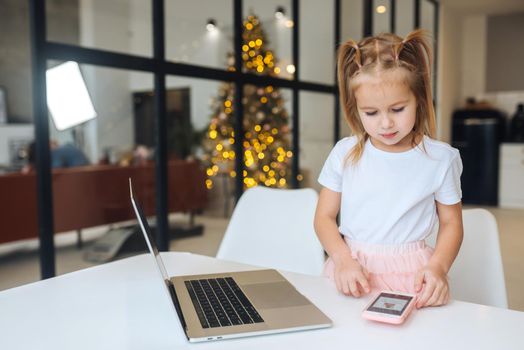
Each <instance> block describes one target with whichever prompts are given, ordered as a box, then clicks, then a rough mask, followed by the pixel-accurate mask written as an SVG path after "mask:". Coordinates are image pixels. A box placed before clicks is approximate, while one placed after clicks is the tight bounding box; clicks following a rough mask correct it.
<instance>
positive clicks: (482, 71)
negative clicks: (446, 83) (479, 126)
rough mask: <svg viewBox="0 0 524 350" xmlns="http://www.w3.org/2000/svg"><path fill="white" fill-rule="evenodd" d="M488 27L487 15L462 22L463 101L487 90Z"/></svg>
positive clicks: (469, 17) (467, 18)
mask: <svg viewBox="0 0 524 350" xmlns="http://www.w3.org/2000/svg"><path fill="white" fill-rule="evenodd" d="M486 25H487V21H486V15H469V16H465V17H464V19H463V21H462V31H461V32H462V61H461V63H462V70H461V72H462V74H461V101H465V99H466V98H467V97H470V96H472V97H475V96H477V95H478V94H479V93H482V92H484V91H485V89H486V57H487V51H486V44H487V43H486V30H487V26H486Z"/></svg>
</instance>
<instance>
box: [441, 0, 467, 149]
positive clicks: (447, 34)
mask: <svg viewBox="0 0 524 350" xmlns="http://www.w3.org/2000/svg"><path fill="white" fill-rule="evenodd" d="M440 9H441V12H440V23H439V28H440V33H439V52H438V55H439V57H438V77H437V79H438V84H437V86H438V87H437V88H438V93H437V99H438V100H437V138H438V139H440V140H442V141H445V142H448V143H449V142H450V141H451V115H452V113H453V110H454V109H456V108H457V107H459V106H460V101H461V80H462V76H461V68H462V37H461V35H460V33H461V32H462V17H461V16H460V15H458V14H456V13H455V12H454V11H453V10H449V9H448V8H447V7H446V6H441V8H440Z"/></svg>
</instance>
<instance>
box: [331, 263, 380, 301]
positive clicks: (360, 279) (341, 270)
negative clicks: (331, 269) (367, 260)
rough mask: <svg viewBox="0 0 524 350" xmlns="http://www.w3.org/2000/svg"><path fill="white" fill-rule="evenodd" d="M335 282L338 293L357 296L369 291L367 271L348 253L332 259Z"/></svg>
mask: <svg viewBox="0 0 524 350" xmlns="http://www.w3.org/2000/svg"><path fill="white" fill-rule="evenodd" d="M334 263H335V276H334V277H335V283H336V285H337V289H338V291H339V292H340V293H343V294H345V295H348V296H353V297H355V298H359V297H360V296H361V295H364V294H367V293H369V292H370V291H371V288H370V286H369V281H368V278H369V275H368V271H367V270H366V269H365V268H363V267H362V266H361V265H360V263H359V262H358V261H356V260H355V259H353V258H352V257H351V256H350V255H349V256H346V257H344V258H341V259H337V260H335V259H334Z"/></svg>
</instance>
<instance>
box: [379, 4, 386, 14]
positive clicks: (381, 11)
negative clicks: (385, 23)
mask: <svg viewBox="0 0 524 350" xmlns="http://www.w3.org/2000/svg"><path fill="white" fill-rule="evenodd" d="M377 13H380V14H382V13H386V6H384V5H380V6H377Z"/></svg>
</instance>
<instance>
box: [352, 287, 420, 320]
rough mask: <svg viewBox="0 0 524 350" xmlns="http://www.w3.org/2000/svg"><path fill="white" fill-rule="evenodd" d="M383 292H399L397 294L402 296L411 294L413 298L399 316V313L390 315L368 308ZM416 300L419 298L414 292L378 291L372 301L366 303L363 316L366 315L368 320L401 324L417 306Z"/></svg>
mask: <svg viewBox="0 0 524 350" xmlns="http://www.w3.org/2000/svg"><path fill="white" fill-rule="evenodd" d="M383 293H386V294H397V295H402V296H409V297H412V299H411V300H410V301H409V302H408V305H407V306H406V308H405V309H404V311H403V312H402V314H401V315H399V316H397V315H388V314H385V313H380V312H377V311H370V310H368V309H369V308H370V307H371V305H373V303H375V301H376V300H377V299H378V298H379V296H380V295H381V294H383ZM416 300H417V297H416V295H414V294H409V293H402V292H390V291H382V292H380V293H377V294H376V295H375V296H374V297H373V298H372V299H371V301H370V302H369V303H368V304H367V305H366V307H365V309H364V311H363V312H362V317H364V318H366V319H368V320H372V321H378V322H385V323H391V324H401V323H403V322H404V321H405V320H406V318H407V317H408V316H409V314H410V313H411V311H412V310H413V307H414V306H415V302H416Z"/></svg>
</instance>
